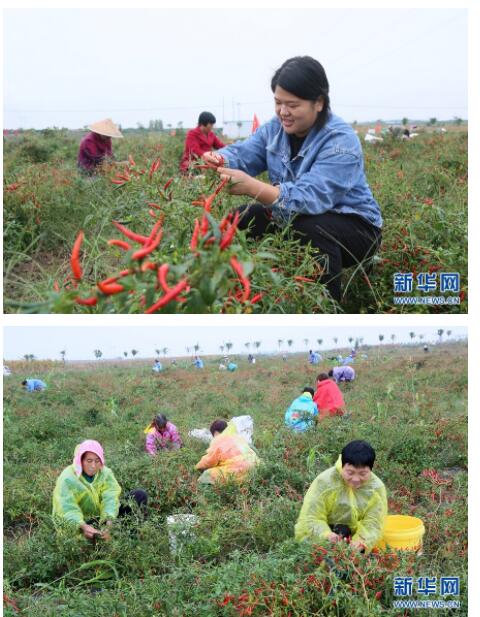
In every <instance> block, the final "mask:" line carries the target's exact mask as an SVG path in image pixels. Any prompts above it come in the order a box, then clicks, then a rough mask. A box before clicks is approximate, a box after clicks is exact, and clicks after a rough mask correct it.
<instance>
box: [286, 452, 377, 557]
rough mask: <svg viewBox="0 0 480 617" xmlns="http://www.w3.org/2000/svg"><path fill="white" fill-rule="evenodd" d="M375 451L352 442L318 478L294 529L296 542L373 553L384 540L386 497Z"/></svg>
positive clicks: (307, 495)
mask: <svg viewBox="0 0 480 617" xmlns="http://www.w3.org/2000/svg"><path fill="white" fill-rule="evenodd" d="M374 462H375V450H374V449H373V448H372V446H371V445H370V444H369V443H367V442H366V441H360V440H358V441H351V442H350V443H349V444H347V445H346V446H345V447H344V448H343V450H342V453H341V455H340V456H339V458H338V460H337V462H336V463H335V465H334V466H333V467H330V468H329V469H327V470H326V471H324V472H323V473H321V474H320V475H319V476H317V477H316V478H315V480H314V481H313V483H312V484H311V486H310V488H309V489H308V491H307V493H306V495H305V499H304V500H303V505H302V509H301V510H300V515H299V517H298V520H297V523H296V525H295V538H296V539H297V540H311V541H312V542H321V541H322V540H329V541H330V542H338V541H339V540H341V539H342V538H344V537H351V542H350V543H351V544H352V546H355V547H356V548H358V549H359V550H361V551H362V552H363V551H367V552H370V551H371V549H372V548H373V547H374V546H375V544H376V543H377V542H378V541H379V540H380V539H381V538H382V535H383V526H384V522H385V517H386V515H387V493H386V490H385V486H384V484H383V482H382V481H381V480H380V478H378V477H377V476H376V475H375V474H374V473H373V472H372V468H373V464H374Z"/></svg>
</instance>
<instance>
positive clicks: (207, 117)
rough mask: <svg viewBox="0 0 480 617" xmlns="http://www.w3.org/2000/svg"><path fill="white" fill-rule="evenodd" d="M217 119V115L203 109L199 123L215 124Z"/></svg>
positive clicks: (205, 124) (204, 124)
mask: <svg viewBox="0 0 480 617" xmlns="http://www.w3.org/2000/svg"><path fill="white" fill-rule="evenodd" d="M216 121H217V119H216V118H215V116H214V115H213V114H212V113H210V112H209V111H202V113H201V114H200V115H199V116H198V124H199V125H201V126H207V124H215V122H216Z"/></svg>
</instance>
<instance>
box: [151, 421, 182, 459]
mask: <svg viewBox="0 0 480 617" xmlns="http://www.w3.org/2000/svg"><path fill="white" fill-rule="evenodd" d="M144 433H146V435H147V437H146V439H145V450H146V451H147V452H148V454H150V455H151V456H155V454H157V452H158V451H159V450H178V449H179V448H181V447H182V440H181V439H180V434H179V432H178V429H177V427H176V426H175V424H173V422H169V421H168V420H167V417H166V416H165V415H164V414H163V413H160V414H157V415H156V416H155V417H154V418H153V420H152V422H151V423H150V424H149V425H148V426H147V428H146V429H145V431H144Z"/></svg>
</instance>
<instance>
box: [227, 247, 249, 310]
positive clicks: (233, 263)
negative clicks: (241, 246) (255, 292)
mask: <svg viewBox="0 0 480 617" xmlns="http://www.w3.org/2000/svg"><path fill="white" fill-rule="evenodd" d="M230 265H231V266H232V269H233V271H234V272H235V274H237V276H238V278H239V279H240V283H241V284H242V286H243V290H244V291H243V296H242V302H246V301H247V300H248V298H249V296H250V281H249V280H248V277H246V276H245V273H244V272H243V268H242V264H241V263H240V262H239V261H238V259H237V258H236V257H235V256H233V257H230Z"/></svg>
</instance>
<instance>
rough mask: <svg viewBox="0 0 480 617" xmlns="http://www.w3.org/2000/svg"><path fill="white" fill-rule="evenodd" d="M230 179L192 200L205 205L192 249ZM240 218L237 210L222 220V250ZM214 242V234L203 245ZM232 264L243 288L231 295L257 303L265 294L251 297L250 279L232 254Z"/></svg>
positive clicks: (195, 229) (244, 300) (220, 244)
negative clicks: (200, 197) (216, 199)
mask: <svg viewBox="0 0 480 617" xmlns="http://www.w3.org/2000/svg"><path fill="white" fill-rule="evenodd" d="M220 164H222V163H220ZM215 167H216V166H214V165H211V164H206V165H196V168H200V169H204V168H205V169H215ZM228 181H229V179H228V178H224V179H223V180H222V181H221V182H220V184H219V185H218V186H217V187H216V189H215V190H214V191H213V193H212V194H211V195H209V196H208V197H204V198H203V199H200V200H196V201H193V202H192V205H194V206H203V215H202V218H201V219H198V218H197V219H195V223H194V228H193V234H192V238H191V240H190V249H191V250H192V251H196V250H197V247H198V242H199V239H200V238H205V237H206V236H207V234H208V228H209V221H208V216H207V214H208V213H210V212H211V209H212V204H213V201H214V200H215V198H216V197H217V195H218V194H219V193H220V191H221V190H222V189H223V188H224V186H226V184H227V183H228ZM239 220H240V214H239V212H238V211H237V212H235V214H232V213H229V214H227V216H225V217H224V218H223V219H222V220H221V221H220V224H219V229H220V231H221V232H222V237H221V238H220V242H219V247H220V250H221V251H224V250H225V249H226V248H228V247H229V246H230V245H231V244H232V242H233V240H234V237H235V234H236V232H237V229H238V222H239ZM214 243H215V238H214V237H213V236H212V237H210V238H207V239H206V240H205V241H204V244H203V245H204V246H208V245H210V244H214ZM230 266H231V268H232V270H233V271H234V273H235V274H236V275H237V277H238V281H239V283H240V285H241V289H239V290H238V291H236V292H235V293H234V294H233V293H232V294H231V296H230V297H234V298H235V299H236V300H238V301H239V302H242V303H244V302H247V301H250V304H255V303H257V302H258V301H259V300H260V299H261V298H262V296H263V294H262V293H258V294H256V295H255V296H253V298H250V293H251V285H250V280H249V278H248V276H246V275H245V272H244V270H243V267H242V264H241V263H240V262H239V261H238V259H237V258H236V257H235V256H232V257H231V258H230Z"/></svg>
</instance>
